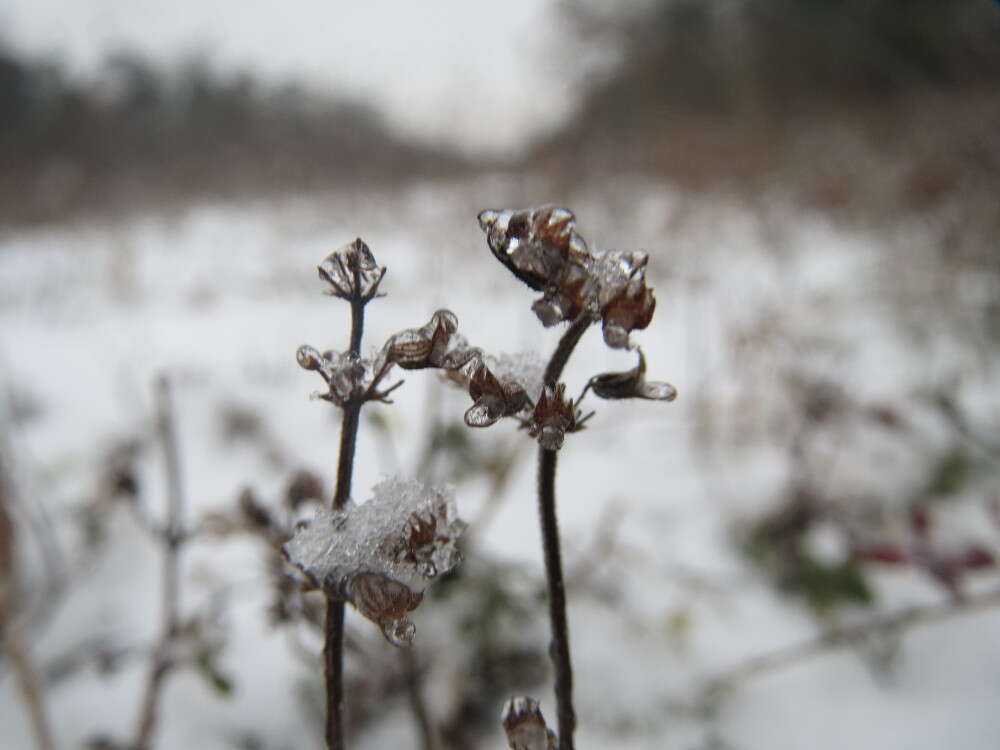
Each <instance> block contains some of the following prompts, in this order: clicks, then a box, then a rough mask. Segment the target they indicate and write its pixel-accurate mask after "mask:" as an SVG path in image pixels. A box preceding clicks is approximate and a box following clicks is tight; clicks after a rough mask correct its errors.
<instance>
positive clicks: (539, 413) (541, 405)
mask: <svg viewBox="0 0 1000 750" xmlns="http://www.w3.org/2000/svg"><path fill="white" fill-rule="evenodd" d="M565 393H566V386H565V385H564V384H563V383H559V385H557V386H556V387H555V388H554V389H553V388H551V387H550V386H545V388H544V389H542V395H541V396H540V397H539V399H538V403H537V404H535V410H534V412H533V413H532V415H531V421H530V423H529V424H528V434H530V435H531V437H533V438H538V443H539V445H541V446H542V447H543V448H545V449H546V450H550V451H557V450H559V449H560V448H562V444H563V439H564V438H565V436H566V433H567V432H572V431H573V429H574V428H575V427H576V408H575V407H574V405H573V402H572V401H571V400H569V399H567V398H566V396H565Z"/></svg>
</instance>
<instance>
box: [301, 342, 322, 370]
mask: <svg viewBox="0 0 1000 750" xmlns="http://www.w3.org/2000/svg"><path fill="white" fill-rule="evenodd" d="M295 359H296V360H297V361H298V363H299V367H301V368H302V369H303V370H318V369H320V367H322V363H323V358H322V357H321V356H320V354H319V352H318V351H316V350H315V349H313V348H312V347H311V346H308V345H306V344H303V345H302V346H300V347H299V349H298V351H297V352H295Z"/></svg>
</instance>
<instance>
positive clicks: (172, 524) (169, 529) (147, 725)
mask: <svg viewBox="0 0 1000 750" xmlns="http://www.w3.org/2000/svg"><path fill="white" fill-rule="evenodd" d="M156 395H157V402H158V408H157V427H158V430H159V433H160V441H161V443H162V445H163V461H164V465H165V468H166V477H167V479H166V484H167V520H166V523H165V525H164V529H163V533H162V535H161V539H162V543H163V605H162V617H163V625H162V629H161V632H160V639H159V641H158V643H157V645H156V648H155V649H154V651H153V660H152V664H151V665H150V669H149V676H148V677H147V679H146V688H145V692H144V694H143V699H142V704H141V709H140V713H139V723H138V726H137V728H136V734H135V740H134V741H133V743H132V747H134V748H136V750H147V748H149V746H150V745H151V743H152V739H153V731H154V730H155V729H156V719H157V710H158V707H159V704H160V696H161V694H162V691H163V686H164V683H165V681H166V677H167V675H168V674H169V673H170V672H171V671H172V670H173V668H174V667H175V666H176V663H175V660H174V654H173V652H174V650H175V649H174V645H175V642H176V641H177V639H178V638H179V637H180V635H181V615H180V551H181V547H182V545H183V543H184V540H185V534H184V529H183V523H184V492H183V489H182V487H181V468H180V451H179V449H178V445H177V433H176V428H175V426H174V417H173V409H172V405H171V401H170V383H169V381H168V380H167V379H166V378H165V377H164V378H161V379H160V380H159V381H158V383H157V392H156Z"/></svg>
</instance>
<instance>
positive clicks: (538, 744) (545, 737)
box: [500, 696, 557, 750]
mask: <svg viewBox="0 0 1000 750" xmlns="http://www.w3.org/2000/svg"><path fill="white" fill-rule="evenodd" d="M500 721H502V722H503V730H504V732H506V734H507V745H508V746H509V747H510V750H556V747H557V745H556V736H555V734H554V733H553V732H552V731H551V730H549V728H548V727H547V726H546V724H545V717H544V716H542V711H541V708H539V705H538V701H537V700H535V699H534V698H531V697H528V696H524V697H515V698H511V699H509V700H508V701H507V702H506V703H505V704H504V707H503V711H502V712H501V714H500Z"/></svg>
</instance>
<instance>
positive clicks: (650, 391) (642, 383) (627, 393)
mask: <svg viewBox="0 0 1000 750" xmlns="http://www.w3.org/2000/svg"><path fill="white" fill-rule="evenodd" d="M637 351H638V354H639V363H638V364H637V365H636V366H635V367H634V368H632V369H631V370H627V371H625V372H604V373H601V374H600V375H595V376H594V377H592V378H591V379H590V382H589V383H588V384H587V387H588V388H590V389H591V390H593V391H594V393H595V394H597V395H598V396H600V397H601V398H606V399H623V398H644V399H649V400H651V401H673V400H674V399H675V398H677V389H676V388H674V387H673V386H672V385H670V383H663V382H656V381H647V380H646V357H645V356H643V353H642V349H639V350H637Z"/></svg>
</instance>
